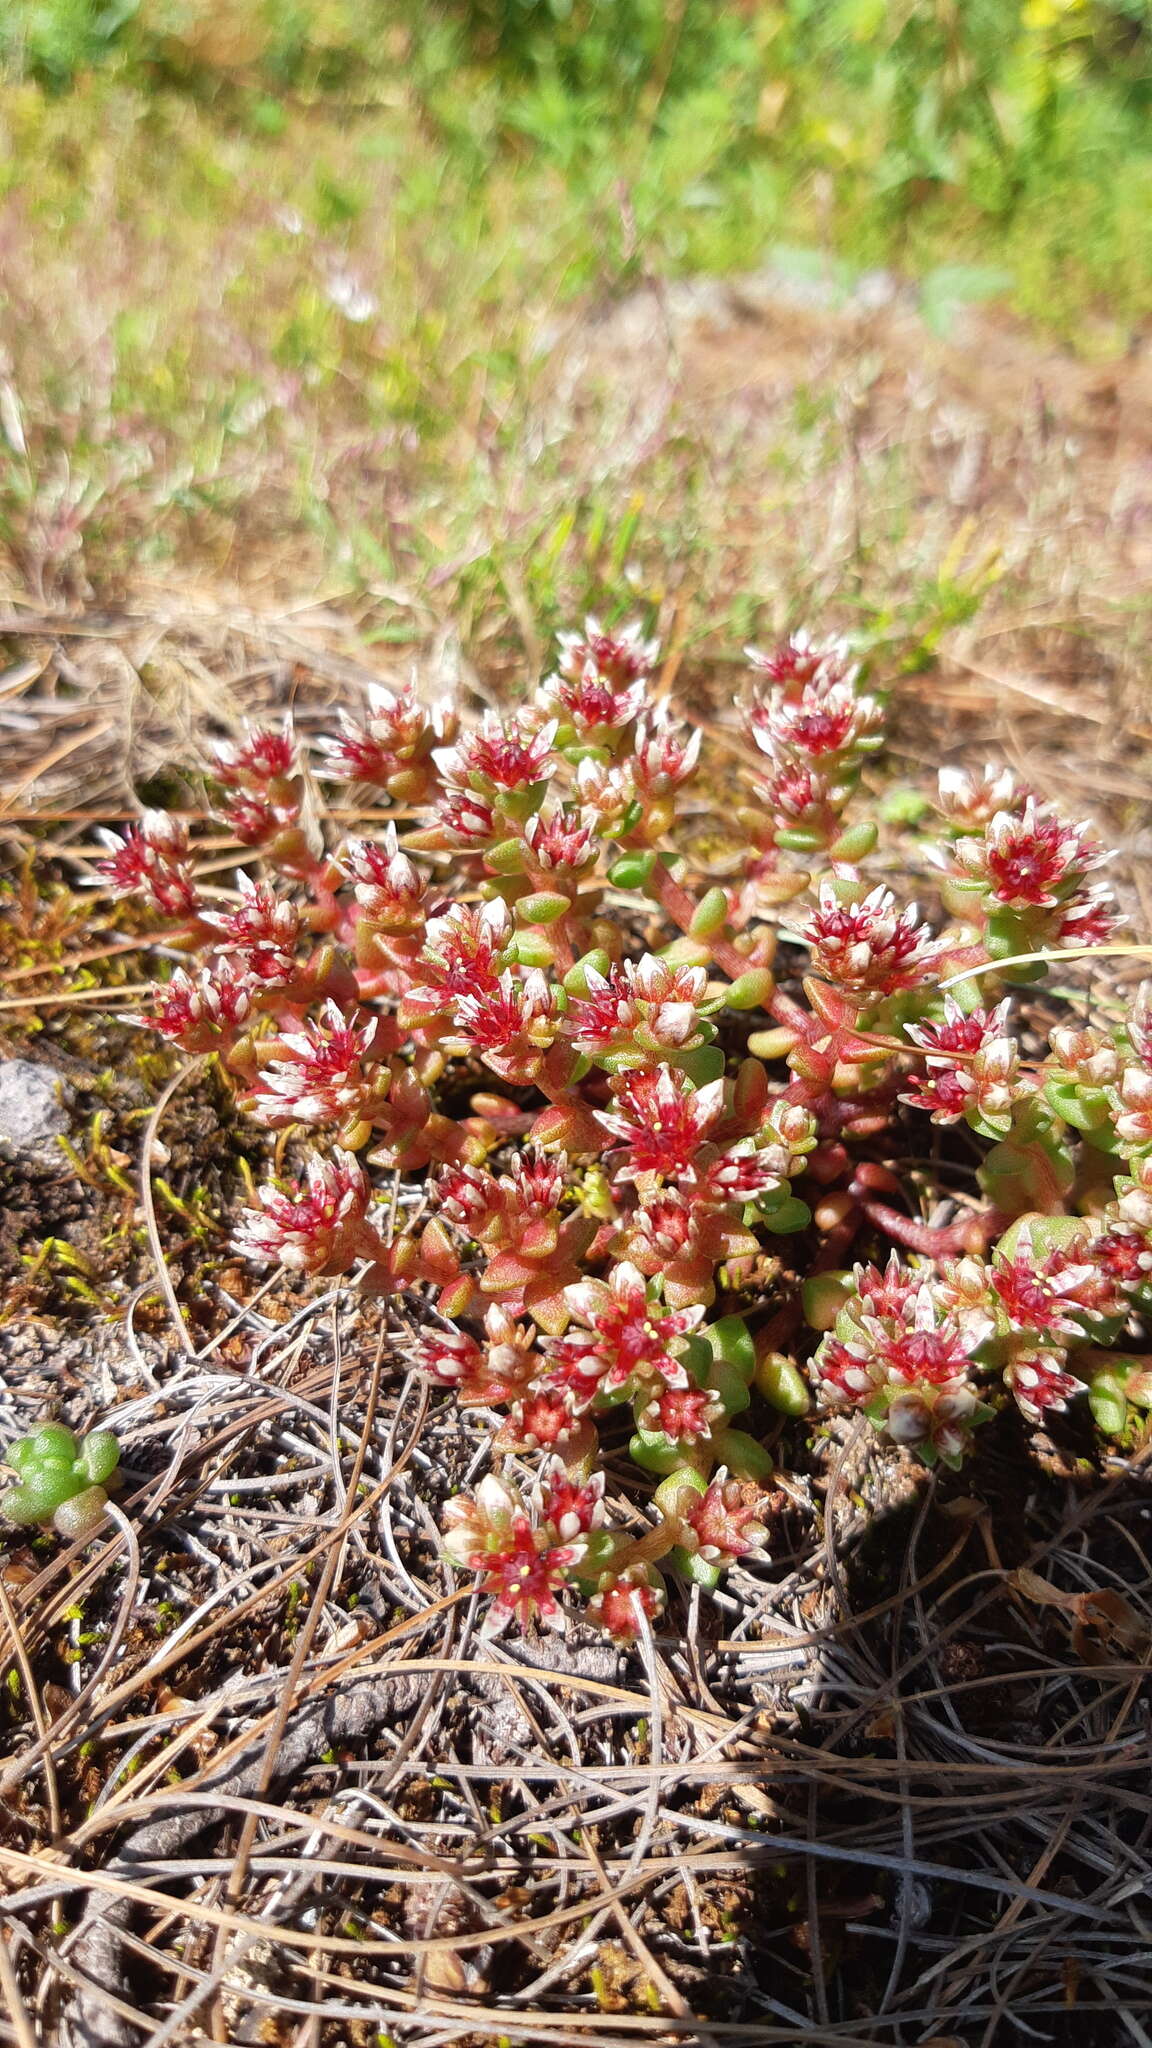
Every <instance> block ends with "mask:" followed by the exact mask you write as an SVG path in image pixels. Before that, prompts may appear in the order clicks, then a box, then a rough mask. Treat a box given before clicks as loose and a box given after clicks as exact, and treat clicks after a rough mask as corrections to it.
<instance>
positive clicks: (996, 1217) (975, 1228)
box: [860, 1199, 1008, 1259]
mask: <svg viewBox="0 0 1152 2048" xmlns="http://www.w3.org/2000/svg"><path fill="white" fill-rule="evenodd" d="M860 1208H861V1211H862V1213H863V1214H864V1215H865V1216H866V1217H867V1218H868V1221H869V1223H874V1224H875V1225H876V1228H877V1230H882V1231H883V1232H884V1234H885V1236H886V1237H890V1238H892V1240H893V1241H894V1243H896V1244H902V1245H904V1246H905V1247H906V1248H907V1250H908V1251H910V1252H922V1253H923V1254H924V1255H925V1257H927V1258H932V1259H948V1258H955V1257H957V1256H958V1255H961V1256H962V1255H963V1253H964V1252H973V1251H980V1250H982V1249H983V1248H984V1246H985V1245H987V1244H989V1243H991V1240H992V1239H993V1238H994V1237H999V1235H1000V1233H1001V1231H1002V1230H1004V1229H1006V1227H1007V1223H1008V1218H1007V1217H1006V1216H1004V1215H1002V1214H1001V1212H1000V1211H999V1210H997V1209H986V1210H983V1211H975V1210H974V1211H973V1212H972V1213H971V1214H970V1215H968V1216H965V1217H962V1218H961V1220H960V1221H959V1222H957V1223H946V1224H942V1225H935V1224H932V1223H918V1222H917V1220H916V1218H915V1217H914V1216H905V1215H904V1214H903V1213H902V1211H901V1210H899V1209H890V1208H889V1207H888V1204H887V1202H873V1201H870V1200H867V1199H862V1200H861V1201H860Z"/></svg>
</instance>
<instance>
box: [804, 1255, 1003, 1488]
mask: <svg viewBox="0 0 1152 2048" xmlns="http://www.w3.org/2000/svg"><path fill="white" fill-rule="evenodd" d="M982 1271H983V1269H982V1268H980V1267H979V1266H978V1265H976V1266H975V1271H974V1273H972V1274H970V1273H969V1271H968V1266H967V1263H965V1264H963V1265H962V1267H961V1268H958V1269H957V1271H956V1274H955V1275H954V1284H952V1283H946V1284H945V1285H943V1286H937V1285H936V1284H935V1283H934V1282H932V1281H930V1280H928V1279H926V1278H924V1276H923V1275H922V1274H920V1273H918V1272H913V1271H911V1270H910V1269H908V1268H906V1267H903V1266H901V1265H900V1263H899V1261H898V1260H897V1259H896V1258H895V1257H893V1258H892V1259H891V1260H890V1261H889V1264H888V1266H887V1269H886V1270H885V1271H884V1272H879V1271H878V1270H877V1268H876V1267H874V1266H871V1267H858V1268H857V1271H856V1274H855V1280H856V1294H855V1297H854V1298H850V1299H849V1301H848V1303H847V1304H846V1306H845V1308H844V1310H843V1311H842V1313H841V1315H840V1317H839V1319H838V1320H837V1324H836V1329H835V1331H834V1333H833V1334H831V1335H830V1336H827V1337H825V1338H824V1340H823V1342H822V1343H821V1345H820V1347H819V1349H818V1350H817V1352H816V1355H815V1358H814V1359H813V1362H812V1364H813V1371H814V1373H815V1375H816V1379H817V1382H818V1385H819V1389H820V1397H821V1399H822V1401H824V1402H825V1403H826V1404H827V1405H829V1406H832V1407H840V1406H848V1407H853V1408H863V1409H864V1410H865V1412H866V1413H867V1414H868V1416H869V1417H870V1418H871V1420H872V1421H873V1422H874V1423H875V1424H876V1426H877V1427H878V1428H883V1429H884V1430H885V1431H886V1432H887V1434H888V1435H889V1436H891V1437H893V1438H894V1439H895V1441H896V1442H897V1443H902V1444H908V1445H909V1446H911V1447H913V1448H915V1449H917V1450H918V1451H919V1452H920V1454H921V1456H922V1457H926V1458H928V1459H929V1460H930V1459H931V1458H934V1457H941V1458H943V1459H944V1460H945V1461H946V1462H947V1463H949V1464H956V1463H958V1462H959V1460H960V1458H961V1456H962V1455H963V1453H964V1451H965V1449H966V1448H967V1445H968V1440H969V1437H970V1435H971V1431H972V1428H973V1426H974V1424H975V1423H977V1422H979V1421H980V1420H981V1418H982V1416H983V1415H984V1413H985V1412H986V1411H985V1410H983V1409H982V1408H981V1405H980V1402H979V1399H978V1396H977V1394H976V1391H975V1389H974V1388H973V1387H972V1385H971V1384H970V1382H969V1379H968V1372H969V1365H970V1360H971V1357H972V1354H973V1352H975V1351H976V1350H977V1349H978V1348H979V1346H980V1345H981V1344H982V1343H983V1342H984V1341H985V1340H986V1339H987V1338H988V1337H990V1336H991V1335H992V1334H993V1332H994V1330H995V1327H996V1324H995V1318H994V1316H993V1315H992V1313H991V1312H990V1310H989V1308H988V1307H987V1305H986V1302H985V1299H984V1288H983V1287H975V1288H974V1289H973V1288H971V1287H970V1285H969V1283H970V1281H972V1280H974V1279H977V1278H979V1276H980V1275H981V1274H982ZM985 1285H986V1283H985Z"/></svg>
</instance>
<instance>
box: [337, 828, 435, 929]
mask: <svg viewBox="0 0 1152 2048" xmlns="http://www.w3.org/2000/svg"><path fill="white" fill-rule="evenodd" d="M340 864H341V866H342V868H343V870H344V872H345V874H346V875H347V877H348V879H349V881H350V882H351V883H352V885H353V894H354V896H355V898H356V901H357V903H358V904H359V905H360V908H361V910H362V911H363V912H364V915H365V917H366V918H368V920H369V921H370V922H371V923H372V924H374V925H376V926H378V927H383V928H385V929H387V930H389V931H419V929H420V927H421V925H422V924H423V921H424V910H423V905H424V895H425V890H424V883H423V881H422V879H421V877H420V875H419V873H418V872H417V870H416V868H415V866H414V865H413V863H412V862H411V861H410V860H409V858H408V856H407V854H406V853H401V851H400V847H399V844H398V842H397V838H396V827H395V825H392V824H389V825H386V826H385V828H384V840H383V843H382V844H380V843H377V842H376V841H374V840H371V839H349V840H348V841H347V842H346V843H345V846H344V850H343V853H342V855H341V862H340Z"/></svg>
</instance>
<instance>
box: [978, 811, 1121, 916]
mask: <svg viewBox="0 0 1152 2048" xmlns="http://www.w3.org/2000/svg"><path fill="white" fill-rule="evenodd" d="M1107 858H1108V856H1107V854H1106V853H1104V852H1103V850H1102V849H1101V847H1100V844H1099V842H1098V840H1097V839H1096V836H1095V834H1094V833H1093V831H1092V829H1091V827H1090V826H1088V825H1069V824H1066V823H1065V821H1064V819H1062V818H1061V817H1060V816H1059V815H1058V814H1057V812H1056V811H1055V810H1054V809H1053V808H1052V806H1051V805H1050V804H1039V803H1037V801H1036V798H1035V797H1033V796H1029V797H1027V798H1026V800H1025V803H1024V808H1023V810H1022V811H1021V812H1019V813H1017V814H1014V813H1012V812H1011V811H997V812H996V814H995V816H994V817H993V818H992V819H991V820H990V822H989V824H988V825H987V826H986V827H985V831H984V837H983V839H961V840H959V841H958V842H957V845H956V860H957V862H958V864H959V866H960V867H961V869H962V870H963V871H964V872H965V873H966V874H967V875H969V876H971V877H972V878H973V879H975V880H977V881H980V882H983V883H984V884H985V886H986V887H987V889H988V891H989V894H990V895H991V896H992V897H993V898H994V899H995V900H996V902H998V903H1003V904H1005V905H1007V906H1008V907H1009V908H1010V909H1014V910H1028V909H1053V908H1054V907H1055V906H1056V905H1057V904H1064V903H1066V902H1067V901H1068V899H1069V897H1070V896H1071V895H1072V893H1073V891H1075V890H1077V889H1078V888H1079V886H1080V884H1081V882H1082V881H1083V879H1084V877H1085V876H1086V875H1087V874H1088V873H1089V872H1090V871H1091V870H1092V869H1093V868H1098V867H1099V866H1100V865H1101V864H1102V862H1104V861H1105V860H1107Z"/></svg>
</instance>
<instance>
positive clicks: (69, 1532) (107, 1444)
mask: <svg viewBox="0 0 1152 2048" xmlns="http://www.w3.org/2000/svg"><path fill="white" fill-rule="evenodd" d="M119 1463H120V1446H119V1444H118V1443H117V1441H116V1438H115V1437H114V1436H113V1435H112V1432H111V1430H107V1429H96V1430H93V1432H92V1434H91V1436H86V1437H85V1438H84V1439H83V1441H80V1440H79V1439H77V1437H76V1436H74V1434H73V1432H72V1431H71V1430H70V1429H66V1428H65V1427H64V1424H63V1423H62V1422H44V1423H41V1425H40V1427H39V1429H34V1430H33V1431H32V1434H31V1435H30V1436H24V1437H21V1438H20V1439H19V1441H18V1442H17V1443H14V1444H13V1445H12V1447H11V1449H10V1450H9V1452H8V1464H9V1466H10V1467H11V1469H12V1471H13V1472H15V1473H16V1475H17V1477H16V1482H15V1484H14V1485H12V1486H7V1487H5V1488H4V1490H3V1492H0V1514H2V1515H5V1516H6V1517H7V1519H8V1520H9V1521H10V1522H15V1523H16V1524H17V1526H18V1527H21V1528H26V1527H28V1526H29V1525H30V1524H32V1523H34V1522H51V1524H52V1527H53V1528H54V1529H55V1530H56V1533H57V1535H59V1536H69V1537H83V1536H91V1535H92V1534H93V1533H94V1532H95V1530H96V1529H97V1528H98V1527H99V1525H100V1523H101V1521H102V1520H103V1517H104V1510H105V1508H106V1507H107V1505H108V1493H109V1489H110V1488H111V1487H112V1486H114V1485H115V1483H116V1479H117V1477H118V1467H119Z"/></svg>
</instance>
